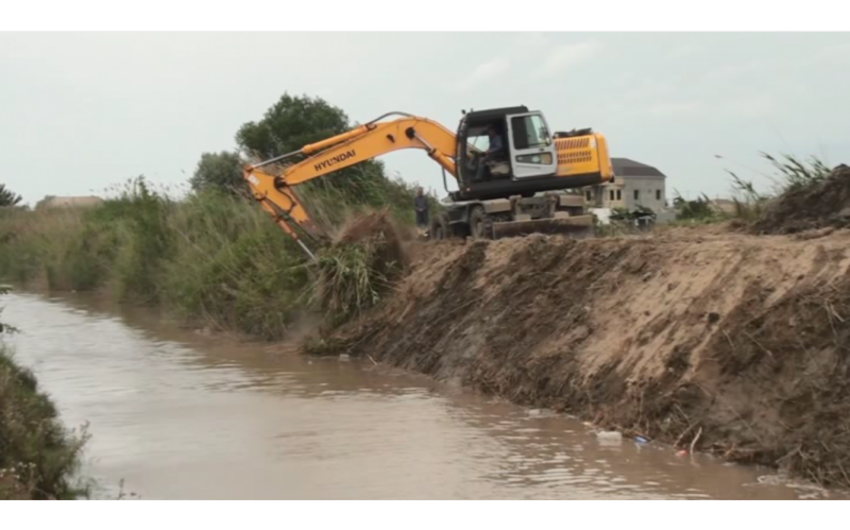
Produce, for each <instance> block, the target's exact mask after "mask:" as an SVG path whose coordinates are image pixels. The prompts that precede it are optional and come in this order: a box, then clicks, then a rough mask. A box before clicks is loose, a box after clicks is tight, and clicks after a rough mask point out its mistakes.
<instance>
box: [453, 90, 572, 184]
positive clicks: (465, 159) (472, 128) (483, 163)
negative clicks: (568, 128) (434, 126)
mask: <svg viewBox="0 0 850 530" xmlns="http://www.w3.org/2000/svg"><path fill="white" fill-rule="evenodd" d="M457 142H458V148H457V157H458V160H457V167H458V178H459V181H460V184H461V185H460V190H458V192H456V194H457V195H458V196H459V197H458V198H459V199H461V200H462V199H467V198H485V197H489V196H493V197H496V196H504V192H505V190H506V189H513V188H516V189H520V188H523V187H524V184H522V181H524V180H526V179H540V178H543V179H545V178H551V177H554V176H555V174H556V173H557V170H558V157H557V152H556V148H555V142H554V141H553V139H552V136H551V134H550V133H549V127H548V125H547V124H546V119H545V118H544V117H543V114H542V113H540V112H537V111H531V112H530V111H529V110H528V108H527V107H524V106H521V107H507V108H499V109H491V110H483V111H475V112H468V113H466V114H465V115H464V117H463V119H461V122H460V125H459V127H458V132H457ZM494 145H495V147H497V149H493V147H494ZM517 184H519V186H518V185H517Z"/></svg>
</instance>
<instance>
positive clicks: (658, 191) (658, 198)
mask: <svg viewBox="0 0 850 530" xmlns="http://www.w3.org/2000/svg"><path fill="white" fill-rule="evenodd" d="M655 200H656V201H660V200H661V190H655Z"/></svg>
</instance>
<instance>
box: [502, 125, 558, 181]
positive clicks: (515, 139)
mask: <svg viewBox="0 0 850 530" xmlns="http://www.w3.org/2000/svg"><path fill="white" fill-rule="evenodd" d="M507 119H508V120H507V121H508V132H509V137H510V154H511V166H513V175H514V178H515V179H523V178H534V177H548V176H553V175H555V173H557V171H558V156H557V151H556V149H555V142H554V141H553V140H552V136H551V135H550V134H549V127H548V126H547V125H546V120H545V119H544V118H543V114H542V113H540V112H527V113H523V114H511V115H508V116H507Z"/></svg>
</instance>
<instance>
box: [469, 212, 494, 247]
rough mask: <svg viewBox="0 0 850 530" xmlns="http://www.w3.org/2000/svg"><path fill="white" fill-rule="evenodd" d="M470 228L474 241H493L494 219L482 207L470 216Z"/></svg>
mask: <svg viewBox="0 0 850 530" xmlns="http://www.w3.org/2000/svg"><path fill="white" fill-rule="evenodd" d="M469 228H470V232H471V235H472V237H473V239H493V218H492V217H490V216H489V215H487V212H485V211H484V208H483V207H481V206H476V207H475V208H473V209H472V213H470V214H469Z"/></svg>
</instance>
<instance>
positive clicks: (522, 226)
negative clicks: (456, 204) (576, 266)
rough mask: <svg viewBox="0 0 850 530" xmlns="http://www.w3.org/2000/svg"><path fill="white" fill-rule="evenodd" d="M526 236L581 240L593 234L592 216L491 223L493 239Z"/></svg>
mask: <svg viewBox="0 0 850 530" xmlns="http://www.w3.org/2000/svg"><path fill="white" fill-rule="evenodd" d="M527 234H561V235H566V236H569V237H572V238H576V239H581V238H585V237H590V236H591V235H592V234H593V216H592V215H578V216H571V217H566V216H565V217H552V218H548V219H533V220H523V221H509V222H502V223H493V239H502V238H505V237H516V236H521V235H527Z"/></svg>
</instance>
